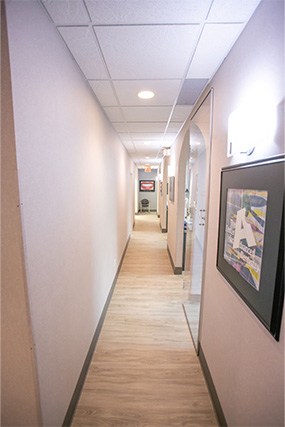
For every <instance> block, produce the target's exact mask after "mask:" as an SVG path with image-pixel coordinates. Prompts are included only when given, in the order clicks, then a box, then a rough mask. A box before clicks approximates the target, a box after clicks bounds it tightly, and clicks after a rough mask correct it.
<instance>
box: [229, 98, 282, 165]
mask: <svg viewBox="0 0 285 427" xmlns="http://www.w3.org/2000/svg"><path fill="white" fill-rule="evenodd" d="M264 103H265V101H264ZM275 128H276V112H275V108H274V107H272V106H270V105H266V106H264V105H261V106H260V105H256V104H255V105H253V104H252V105H251V106H247V107H245V108H240V109H237V110H235V111H233V112H232V113H231V114H230V116H229V119H228V148H227V156H228V157H231V156H233V155H235V154H247V155H248V156H250V155H251V154H252V153H253V151H254V149H255V147H256V146H257V145H260V144H262V143H266V144H268V143H269V144H270V143H272V140H273V136H274V132H275Z"/></svg>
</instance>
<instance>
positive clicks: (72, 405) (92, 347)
mask: <svg viewBox="0 0 285 427" xmlns="http://www.w3.org/2000/svg"><path fill="white" fill-rule="evenodd" d="M130 237H131V236H129V238H128V240H127V243H126V246H125V249H124V252H123V255H122V258H121V261H120V264H119V267H118V269H117V272H116V275H115V278H114V280H113V283H112V286H111V289H110V291H109V294H108V297H107V300H106V302H105V305H104V308H103V311H102V314H101V316H100V319H99V322H98V325H97V327H96V330H95V333H94V336H93V338H92V341H91V344H90V347H89V350H88V353H87V356H86V359H85V361H84V364H83V367H82V369H81V372H80V375H79V378H78V381H77V384H76V387H75V390H74V392H73V395H72V398H71V401H70V404H69V406H68V409H67V412H66V415H65V418H64V421H63V423H62V427H70V426H71V422H72V419H73V416H74V413H75V409H76V406H77V403H78V401H79V398H80V395H81V392H82V388H83V385H84V381H85V378H86V375H87V372H88V369H89V366H90V363H91V360H92V357H93V354H94V351H95V348H96V344H97V342H98V339H99V336H100V332H101V329H102V326H103V323H104V320H105V317H106V314H107V310H108V307H109V305H110V302H111V299H112V295H113V292H114V289H115V287H116V283H117V279H118V275H119V273H120V270H121V267H122V264H123V261H124V257H125V254H126V252H127V248H128V245H129V241H130Z"/></svg>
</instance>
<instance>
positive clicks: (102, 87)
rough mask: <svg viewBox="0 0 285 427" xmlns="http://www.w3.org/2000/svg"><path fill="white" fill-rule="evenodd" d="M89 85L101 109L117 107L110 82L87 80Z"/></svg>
mask: <svg viewBox="0 0 285 427" xmlns="http://www.w3.org/2000/svg"><path fill="white" fill-rule="evenodd" d="M89 84H90V86H91V87H92V89H93V92H94V93H95V95H96V97H97V99H98V101H99V102H100V104H101V105H102V106H103V107H106V106H116V105H118V102H117V100H116V97H115V95H114V91H113V88H112V85H111V83H110V82H108V81H106V80H89Z"/></svg>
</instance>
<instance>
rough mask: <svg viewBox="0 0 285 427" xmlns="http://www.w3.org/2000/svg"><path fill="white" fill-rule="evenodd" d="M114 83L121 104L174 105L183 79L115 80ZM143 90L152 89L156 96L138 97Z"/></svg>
mask: <svg viewBox="0 0 285 427" xmlns="http://www.w3.org/2000/svg"><path fill="white" fill-rule="evenodd" d="M113 83H114V86H115V90H116V93H117V95H118V98H119V101H120V104H121V105H126V106H128V105H173V103H174V101H175V99H176V98H177V96H178V94H179V89H180V85H181V80H114V81H113ZM141 90H152V91H153V92H154V94H155V95H154V98H152V99H140V98H138V93H139V92H140V91H141Z"/></svg>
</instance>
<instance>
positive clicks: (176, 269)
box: [167, 245, 182, 274]
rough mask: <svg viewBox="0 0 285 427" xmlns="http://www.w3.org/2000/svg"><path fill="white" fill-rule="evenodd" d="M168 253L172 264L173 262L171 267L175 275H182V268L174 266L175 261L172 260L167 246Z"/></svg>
mask: <svg viewBox="0 0 285 427" xmlns="http://www.w3.org/2000/svg"><path fill="white" fill-rule="evenodd" d="M167 252H168V256H169V259H170V262H171V267H172V270H173V273H174V274H182V267H175V265H174V262H173V259H172V256H171V253H170V250H169V247H168V245H167Z"/></svg>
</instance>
